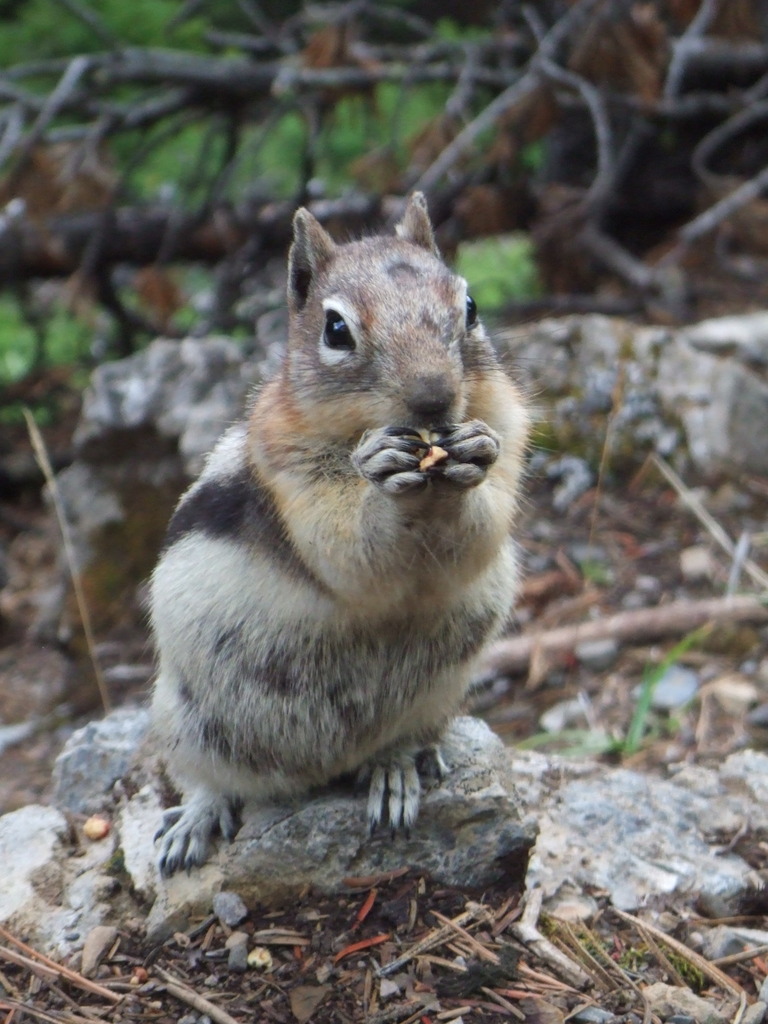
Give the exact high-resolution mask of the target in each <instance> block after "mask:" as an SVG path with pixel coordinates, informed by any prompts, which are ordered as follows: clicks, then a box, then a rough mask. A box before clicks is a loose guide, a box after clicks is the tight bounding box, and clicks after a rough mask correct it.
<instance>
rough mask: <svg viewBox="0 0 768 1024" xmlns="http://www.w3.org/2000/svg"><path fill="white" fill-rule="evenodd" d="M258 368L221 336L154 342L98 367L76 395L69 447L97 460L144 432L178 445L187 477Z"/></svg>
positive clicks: (197, 467) (195, 469) (199, 463)
mask: <svg viewBox="0 0 768 1024" xmlns="http://www.w3.org/2000/svg"><path fill="white" fill-rule="evenodd" d="M260 365H261V364H260V361H259V360H255V359H250V360H247V359H245V358H244V356H243V352H242V349H241V348H240V346H239V345H238V344H237V343H236V342H234V341H232V340H231V339H230V338H223V337H218V338H217V337H212V338H187V339H185V340H184V341H168V340H165V339H162V338H161V339H159V340H157V341H154V342H152V344H151V345H149V346H147V348H146V349H144V350H142V351H141V352H137V353H136V354H135V355H133V356H129V357H128V358H127V359H120V360H116V361H114V362H107V363H102V364H101V365H100V366H99V367H97V369H96V370H95V371H94V373H93V375H92V377H91V383H90V387H89V388H88V389H87V391H86V392H85V395H84V396H83V410H82V415H81V419H80V423H79V424H78V427H77V430H76V432H75V438H74V440H75V445H76V447H77V449H78V451H79V452H80V454H81V456H83V457H85V458H87V459H89V460H91V459H98V458H99V457H101V456H103V455H105V454H108V452H109V449H110V445H111V444H114V442H116V441H117V440H119V439H120V438H121V437H125V436H126V435H130V434H141V433H143V432H145V431H147V430H150V431H152V432H154V433H156V434H157V435H158V436H159V437H161V438H166V439H168V440H170V441H172V442H173V444H174V446H178V450H179V451H180V452H181V453H182V455H183V458H184V468H185V470H186V472H187V473H188V474H189V475H190V476H194V475H196V474H197V473H199V471H200V469H201V468H202V461H203V458H204V456H205V455H206V454H207V453H208V452H209V451H210V450H211V448H213V446H214V444H215V443H216V441H217V439H218V438H219V436H220V435H221V434H222V433H223V432H224V430H225V429H226V428H227V426H228V425H229V423H230V422H231V420H232V418H233V417H234V416H235V415H237V413H238V412H239V411H240V410H241V408H242V405H243V402H244V400H245V396H246V394H247V392H248V389H249V387H251V385H252V384H253V382H254V381H255V380H257V379H258V378H259V376H260Z"/></svg>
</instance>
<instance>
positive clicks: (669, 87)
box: [664, 0, 720, 100]
mask: <svg viewBox="0 0 768 1024" xmlns="http://www.w3.org/2000/svg"><path fill="white" fill-rule="evenodd" d="M719 3H720V0H702V2H701V4H700V6H699V9H698V11H697V12H696V16H695V17H694V18H692V19H691V22H690V24H689V25H688V27H687V28H686V30H685V32H683V34H682V35H681V36H680V38H679V39H676V40H675V41H674V42H673V43H672V59H671V60H670V62H669V68H668V70H667V80H666V81H665V83H664V99H665V100H671V99H674V98H675V96H677V94H678V92H679V91H680V85H681V84H682V81H683V75H684V74H685V67H686V64H687V63H688V60H689V58H690V56H691V54H692V53H693V51H694V50H695V49H696V48H697V44H698V42H699V40H700V39H701V37H702V36H703V35H704V34H705V33H706V31H707V29H708V28H709V26H710V23H711V21H712V19H713V18H714V16H715V14H716V13H717V8H718V6H719Z"/></svg>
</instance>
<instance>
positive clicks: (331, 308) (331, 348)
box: [319, 295, 360, 366]
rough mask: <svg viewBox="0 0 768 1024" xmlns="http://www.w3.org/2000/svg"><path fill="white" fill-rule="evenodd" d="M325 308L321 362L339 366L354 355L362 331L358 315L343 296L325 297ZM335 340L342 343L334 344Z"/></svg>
mask: <svg viewBox="0 0 768 1024" xmlns="http://www.w3.org/2000/svg"><path fill="white" fill-rule="evenodd" d="M323 310H324V311H325V321H324V324H323V332H322V334H321V336H320V347H319V352H320V362H321V363H323V364H324V365H325V366H338V364H339V363H343V362H344V361H345V360H347V359H349V358H350V356H353V355H354V353H355V350H356V349H357V338H358V336H359V331H360V329H359V325H358V321H357V317H356V316H355V314H354V312H353V311H352V310H351V309H350V308H349V306H348V305H347V304H346V303H345V302H344V300H343V299H342V298H340V297H338V296H334V295H331V296H329V297H328V298H327V299H323ZM329 332H330V333H329ZM334 335H336V338H335V339H334ZM334 340H336V341H338V342H340V343H339V344H334Z"/></svg>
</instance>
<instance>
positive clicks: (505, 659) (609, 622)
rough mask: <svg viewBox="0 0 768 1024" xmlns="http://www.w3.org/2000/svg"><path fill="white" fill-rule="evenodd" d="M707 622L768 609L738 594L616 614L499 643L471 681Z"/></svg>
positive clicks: (752, 618) (754, 618) (764, 617)
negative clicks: (591, 645) (584, 647)
mask: <svg viewBox="0 0 768 1024" xmlns="http://www.w3.org/2000/svg"><path fill="white" fill-rule="evenodd" d="M708 622H756V623H763V622H768V607H766V606H765V605H764V604H763V603H762V602H761V601H760V600H758V598H756V597H748V596H744V595H736V596H734V597H714V598H708V599H704V600H701V601H671V602H670V603H669V604H662V605H659V606H658V607H657V608H637V609H633V610H632V611H626V612H618V613H617V614H616V615H609V616H607V617H606V618H604V619H598V620H596V621H594V622H579V623H576V624H575V625H572V626H559V627H558V628H557V629H550V630H545V631H543V632H539V633H530V634H525V635H524V636H516V637H511V638H509V639H507V640H499V641H497V643H495V644H493V645H492V646H491V647H490V648H489V649H488V652H487V653H486V654H485V656H484V658H483V660H482V661H481V663H480V665H479V667H478V672H477V678H478V679H487V678H489V677H491V676H498V675H505V674H508V673H512V674H514V673H517V672H524V671H525V670H526V669H527V668H528V666H529V665H530V663H531V661H532V659H533V658H534V657H542V658H545V659H547V658H558V657H563V656H565V655H566V654H568V653H569V652H571V651H573V650H574V648H575V647H576V646H577V645H578V644H580V643H587V642H590V641H592V640H605V639H606V638H607V637H610V638H611V639H613V640H616V641H617V643H642V642H644V641H647V640H656V639H659V638H661V637H665V636H682V635H685V634H686V633H690V632H691V631H692V630H694V629H698V628H699V627H700V626H705V625H706V624H707V623H708Z"/></svg>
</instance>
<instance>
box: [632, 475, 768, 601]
mask: <svg viewBox="0 0 768 1024" xmlns="http://www.w3.org/2000/svg"><path fill="white" fill-rule="evenodd" d="M650 462H651V464H652V465H654V466H655V467H656V468H657V469H658V471H659V472H660V473H661V475H662V476H663V477H664V479H665V480H666V481H667V483H669V484H670V485H671V486H672V487H673V488H674V490H675V491H676V492H677V494H678V495H679V496H680V499H681V501H682V502H683V503H684V504H685V506H686V507H687V508H689V509H690V510H691V512H693V514H694V515H695V516H696V518H697V519H698V520H699V522H700V523H701V525H702V526H703V527H704V528H705V529H706V530H707V532H708V533H709V535H710V536H711V537H712V539H713V540H714V541H715V543H716V544H718V545H719V546H720V547H721V548H722V549H723V551H725V553H726V554H727V555H729V556H730V558H735V557H736V555H737V550H736V545H735V544H734V543H733V541H732V540H731V538H730V537H729V536H728V534H727V533H726V532H725V530H724V529H723V528H722V526H721V525H720V523H718V521H717V520H716V519H715V517H714V516H713V515H711V514H710V513H709V512H708V511H707V510H706V509H705V508H704V505H703V504H702V502H701V501H700V500H699V498H697V497H696V495H695V494H694V493H693V491H692V490H691V489H690V487H686V485H685V484H684V483H683V481H682V480H681V479H680V477H679V476H678V475H677V473H676V472H675V471H674V469H672V467H671V466H670V465H669V463H667V462H665V461H664V459H662V458H661V456H660V455H651V456H650ZM743 568H744V572H746V573H747V575H748V576H749V577H750V579H751V580H752V581H753V582H754V583H757V585H758V586H760V587H762V588H763V590H766V591H768V573H765V572H763V570H762V569H761V568H760V566H759V565H756V564H755V563H754V562H753V561H752V559H751V558H745V559H744V563H743Z"/></svg>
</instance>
